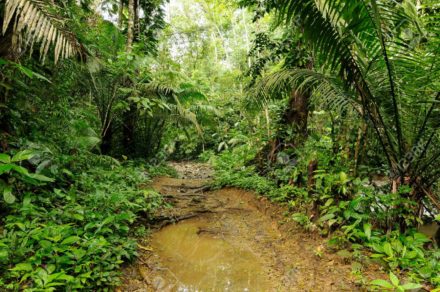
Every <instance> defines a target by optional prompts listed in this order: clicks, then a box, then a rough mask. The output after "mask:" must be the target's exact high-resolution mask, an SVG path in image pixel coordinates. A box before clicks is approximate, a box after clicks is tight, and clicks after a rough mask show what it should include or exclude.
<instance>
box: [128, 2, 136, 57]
mask: <svg viewBox="0 0 440 292" xmlns="http://www.w3.org/2000/svg"><path fill="white" fill-rule="evenodd" d="M134 2H135V0H128V25H127V53H131V52H132V50H133V39H134V18H135V12H134V11H135V9H134V6H135V5H134Z"/></svg>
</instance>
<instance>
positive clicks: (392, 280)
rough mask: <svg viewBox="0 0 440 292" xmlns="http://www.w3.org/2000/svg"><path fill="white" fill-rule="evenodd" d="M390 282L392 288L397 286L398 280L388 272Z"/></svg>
mask: <svg viewBox="0 0 440 292" xmlns="http://www.w3.org/2000/svg"><path fill="white" fill-rule="evenodd" d="M390 280H391V283H392V284H393V285H394V286H396V287H397V286H399V278H397V276H396V275H394V274H393V273H392V272H390Z"/></svg>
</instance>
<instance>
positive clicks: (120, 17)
mask: <svg viewBox="0 0 440 292" xmlns="http://www.w3.org/2000/svg"><path fill="white" fill-rule="evenodd" d="M123 17H124V0H119V7H118V27H119V29H121V30H122V25H123V21H122V20H123Z"/></svg>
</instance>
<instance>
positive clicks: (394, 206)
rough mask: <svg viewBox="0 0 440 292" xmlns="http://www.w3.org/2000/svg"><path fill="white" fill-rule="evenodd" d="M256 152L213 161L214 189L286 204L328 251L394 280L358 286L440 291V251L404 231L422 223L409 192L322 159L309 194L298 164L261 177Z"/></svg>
mask: <svg viewBox="0 0 440 292" xmlns="http://www.w3.org/2000/svg"><path fill="white" fill-rule="evenodd" d="M306 150H307V149H306ZM252 153H255V152H253V151H252V150H250V149H249V147H247V146H240V147H236V148H234V149H231V150H228V151H224V152H222V153H221V154H219V155H218V156H212V158H211V161H212V164H213V166H214V168H215V170H216V175H215V181H214V183H213V184H214V186H216V187H222V186H234V187H239V188H243V189H247V190H252V191H255V192H256V193H257V194H259V195H262V196H266V197H268V198H269V199H271V200H272V201H273V202H278V203H282V204H285V205H286V206H287V207H288V208H289V210H290V213H289V215H288V217H289V218H290V220H293V221H296V222H298V223H299V224H301V225H302V226H304V228H306V229H307V230H314V231H319V232H320V233H321V234H322V235H323V236H326V237H328V250H329V251H334V252H338V253H341V254H343V255H344V258H348V259H349V260H350V261H352V262H353V263H356V264H357V265H359V264H360V266H363V265H365V264H368V263H371V262H377V263H380V264H381V265H382V266H383V267H384V268H385V269H387V270H389V271H390V281H386V280H384V279H377V280H375V281H372V282H369V283H368V282H366V280H365V279H364V278H363V277H362V275H361V274H360V275H358V276H359V283H360V284H362V285H368V287H369V288H370V289H373V290H383V289H385V290H386V289H388V290H396V291H405V290H409V289H414V288H417V287H422V285H425V287H427V288H429V287H431V288H432V287H439V286H440V276H439V275H440V251H439V250H438V249H437V248H435V242H433V241H432V239H430V238H428V237H427V236H425V235H424V234H421V233H418V232H417V230H416V229H415V228H409V229H408V230H407V231H405V232H404V233H402V232H401V231H400V223H402V222H404V223H405V224H406V225H408V226H414V227H415V226H417V223H419V222H418V218H415V217H414V216H413V215H412V214H413V212H411V210H412V208H413V207H414V202H412V201H411V200H410V199H405V197H404V196H402V194H404V193H408V192H409V190H408V189H406V188H401V189H400V190H399V193H395V194H391V193H387V192H384V191H381V190H379V189H376V188H374V187H373V186H372V185H370V184H369V183H368V180H367V179H360V178H354V177H350V176H349V175H348V174H347V173H345V172H344V171H341V170H339V169H336V167H332V166H331V163H327V164H326V163H325V161H324V159H321V160H320V161H321V164H320V166H321V167H322V168H321V169H320V170H318V171H316V172H315V175H314V179H315V184H314V186H313V189H307V186H306V185H305V184H304V181H305V177H303V178H299V176H301V170H303V169H301V167H303V168H304V163H302V162H301V161H300V159H299V162H297V163H296V165H295V166H293V167H292V166H291V165H288V166H287V165H281V166H280V165H278V167H275V168H274V169H272V172H270V173H268V174H267V175H265V176H262V175H260V174H259V173H258V171H257V170H256V168H255V166H247V165H250V164H251V163H249V162H250V161H252V159H253V158H254V156H252ZM321 155H322V153H321ZM324 157H325V155H324ZM322 161H324V162H322ZM303 172H304V171H303ZM292 181H294V182H295V184H296V186H294V185H293V183H292ZM301 184H302V185H301ZM393 272H394V273H395V274H397V275H400V276H401V277H405V278H406V281H404V282H405V284H403V283H401V282H399V280H398V281H397V282H396V280H395V278H394V277H397V276H396V275H395V274H394V273H393ZM353 273H354V274H355V275H356V274H359V272H358V271H353ZM417 283H420V284H417ZM402 289H403V290H402ZM433 291H437V290H433Z"/></svg>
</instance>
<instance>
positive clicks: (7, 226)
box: [0, 155, 162, 291]
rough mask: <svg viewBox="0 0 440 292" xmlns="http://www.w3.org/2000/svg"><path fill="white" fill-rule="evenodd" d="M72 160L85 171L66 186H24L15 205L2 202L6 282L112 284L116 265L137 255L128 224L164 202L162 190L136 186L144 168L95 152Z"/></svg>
mask: <svg viewBox="0 0 440 292" xmlns="http://www.w3.org/2000/svg"><path fill="white" fill-rule="evenodd" d="M74 160H77V162H78V163H79V164H76V166H77V168H79V169H82V170H81V171H73V172H72V173H71V177H70V184H65V183H61V184H60V185H59V186H57V187H55V188H53V189H48V188H46V189H41V188H39V189H34V190H32V191H31V190H30V189H24V190H23V191H18V192H19V194H20V196H18V195H17V200H16V201H15V202H14V203H12V204H8V205H5V206H3V208H4V210H5V211H6V214H7V215H6V216H5V218H4V219H3V220H2V221H3V222H2V225H3V226H4V227H3V229H2V230H1V234H0V247H1V252H0V267H1V268H0V279H1V281H2V283H3V286H4V287H6V288H8V289H12V290H19V289H23V290H25V291H54V290H60V289H61V290H63V291H67V290H72V289H73V290H75V289H84V288H87V289H95V288H104V287H108V286H114V285H117V284H118V283H119V282H118V281H119V278H118V277H119V275H120V268H121V265H122V264H123V263H124V262H126V261H130V260H132V259H134V257H135V256H136V248H137V246H136V240H135V238H134V234H133V232H134V230H132V228H131V226H132V224H133V223H134V221H135V220H136V218H137V214H139V213H140V212H142V214H147V215H148V214H150V213H151V212H152V211H153V210H155V209H156V208H157V207H159V206H160V205H161V204H162V198H161V196H160V195H158V194H157V193H155V192H153V191H151V190H145V189H139V188H138V187H139V185H140V184H144V183H145V182H148V181H149V178H150V177H149V176H148V174H147V173H148V171H147V169H144V168H142V167H135V166H129V165H128V166H117V165H112V166H111V167H109V166H107V165H105V164H104V163H101V164H100V163H99V160H98V161H97V160H96V159H94V156H93V155H89V156H85V157H78V158H77V159H74ZM81 160H82V162H81ZM85 164H90V165H94V167H90V168H85ZM79 166H81V167H79ZM152 170H153V168H151V167H150V172H153V171H152ZM156 171H157V170H156ZM158 172H162V171H158Z"/></svg>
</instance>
